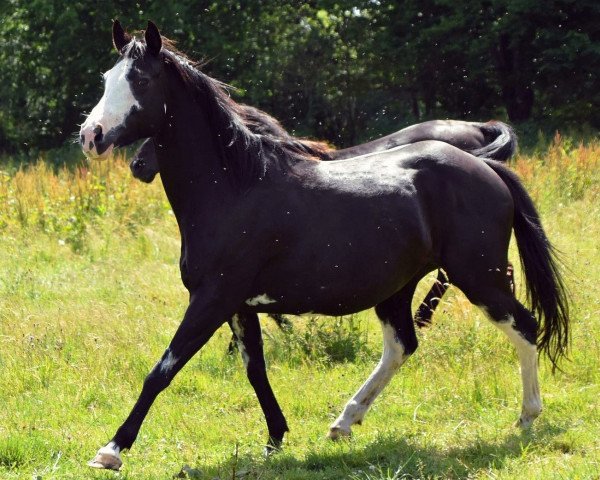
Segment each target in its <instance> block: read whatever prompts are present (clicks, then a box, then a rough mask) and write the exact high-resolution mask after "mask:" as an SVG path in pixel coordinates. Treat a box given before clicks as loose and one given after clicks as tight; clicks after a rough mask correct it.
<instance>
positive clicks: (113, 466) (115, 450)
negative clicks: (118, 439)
mask: <svg viewBox="0 0 600 480" xmlns="http://www.w3.org/2000/svg"><path fill="white" fill-rule="evenodd" d="M121 465H123V461H122V460H121V455H120V454H119V447H117V446H115V445H114V444H113V443H112V442H111V443H109V444H108V445H106V446H105V447H102V448H101V449H100V450H98V453H97V454H96V456H95V457H94V459H93V460H91V461H90V462H88V466H90V467H92V468H105V469H107V470H119V469H120V468H121Z"/></svg>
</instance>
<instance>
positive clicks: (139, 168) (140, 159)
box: [129, 104, 517, 352]
mask: <svg viewBox="0 0 600 480" xmlns="http://www.w3.org/2000/svg"><path fill="white" fill-rule="evenodd" d="M239 107H240V117H241V118H242V120H243V122H244V123H245V124H246V126H247V127H248V128H249V129H250V130H251V131H252V132H254V133H257V134H260V135H267V136H271V137H274V138H275V139H278V140H290V141H296V142H298V144H300V145H302V148H304V149H305V150H306V152H307V153H311V154H313V155H315V156H316V157H318V158H319V159H321V160H343V159H346V158H353V157H357V156H359V155H367V154H371V153H376V152H381V151H384V150H389V149H391V148H395V147H398V146H402V145H408V144H411V143H416V142H420V141H424V140H439V141H442V142H446V143H449V144H450V145H454V146H455V147H457V148H460V149H461V150H465V151H467V152H469V153H470V154H472V155H474V156H476V157H483V158H490V159H492V160H498V161H501V162H504V161H507V160H508V159H510V158H511V157H512V156H513V155H514V154H515V152H516V148H517V136H516V135H515V133H514V131H513V129H512V128H511V127H510V126H509V125H507V124H505V123H503V122H499V121H490V122H486V123H482V122H465V121H460V120H430V121H428V122H423V123H418V124H415V125H411V126H409V127H406V128H403V129H402V130H399V131H397V132H395V133H392V134H390V135H386V136H384V137H382V138H379V139H376V140H373V141H370V142H367V143H364V144H361V145H356V146H354V147H350V148H344V149H340V150H337V149H335V148H331V147H330V146H328V145H327V144H325V143H322V142H315V141H311V140H306V139H302V138H296V137H293V136H292V135H290V134H289V133H288V132H287V131H286V130H285V129H284V128H283V126H282V125H281V124H280V123H279V121H278V120H277V119H275V118H273V117H272V116H271V115H269V114H268V113H266V112H263V111H262V110H259V109H258V108H255V107H252V106H250V105H244V104H239ZM129 166H130V169H131V173H132V175H133V176H134V177H135V178H137V179H138V180H141V181H142V182H145V183H151V182H152V181H154V178H155V177H156V175H157V174H158V173H159V167H158V161H157V159H156V149H155V146H154V140H153V139H151V138H150V139H148V140H146V141H144V143H143V144H142V145H141V146H140V147H139V148H138V150H137V151H136V153H135V155H134V157H133V159H132V161H131V163H130V165H129ZM507 276H508V277H509V281H510V284H511V289H512V290H513V292H514V289H515V286H514V276H513V266H512V265H511V264H510V262H509V265H508V270H507ZM449 286H450V284H449V282H448V278H447V277H446V275H445V274H444V272H443V271H442V270H439V271H438V274H437V278H436V279H435V281H434V283H433V285H432V286H431V288H430V289H429V291H428V292H427V294H426V295H425V297H424V299H423V301H422V302H421V303H420V305H419V308H418V309H417V311H416V312H415V322H416V324H417V325H418V326H419V327H423V326H426V325H428V324H430V323H431V318H432V316H433V313H434V311H435V309H436V307H437V305H439V302H440V300H441V299H442V297H443V296H444V294H445V293H446V291H447V290H448V287H449ZM269 316H271V317H272V318H273V319H274V320H275V322H276V323H277V325H278V326H279V327H283V326H289V325H290V322H289V320H287V319H286V318H285V317H284V316H283V315H280V314H275V313H274V314H270V315H269ZM234 346H235V334H234V339H233V340H232V342H231V343H230V345H229V351H230V352H233V351H234Z"/></svg>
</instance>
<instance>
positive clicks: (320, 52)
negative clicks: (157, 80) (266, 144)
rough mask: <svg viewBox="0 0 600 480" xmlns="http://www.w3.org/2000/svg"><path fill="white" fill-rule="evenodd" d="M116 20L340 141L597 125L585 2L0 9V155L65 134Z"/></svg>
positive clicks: (42, 1)
mask: <svg viewBox="0 0 600 480" xmlns="http://www.w3.org/2000/svg"><path fill="white" fill-rule="evenodd" d="M113 18H119V19H120V20H121V21H122V22H123V23H124V25H126V26H129V27H130V29H136V28H141V27H143V26H144V25H145V20H146V19H148V18H150V19H153V20H154V21H155V22H156V23H157V24H158V25H159V26H160V27H161V29H162V31H163V33H164V34H165V35H167V36H169V37H171V38H173V39H175V40H177V41H178V44H179V46H180V48H181V49H183V50H184V51H186V52H188V53H189V54H190V55H191V56H192V57H195V58H205V59H207V60H208V63H207V65H206V66H205V70H206V71H207V72H208V73H209V74H211V75H213V76H215V77H217V78H219V79H222V80H224V81H227V82H229V83H230V84H232V85H233V86H235V87H237V88H238V89H239V90H238V91H237V92H236V93H235V96H236V98H237V99H238V100H240V101H243V102H245V103H249V104H252V105H255V106H258V107H261V108H263V109H265V110H267V111H268V112H270V113H272V114H274V115H275V116H276V117H278V118H279V119H281V120H282V121H283V123H284V125H285V126H286V127H288V128H290V129H293V130H294V131H296V133H298V134H302V135H311V136H315V137H319V138H326V139H328V140H329V141H331V142H333V143H335V144H337V145H339V146H347V145H349V144H353V143H356V142H357V141H359V140H365V139H367V138H370V137H373V136H376V135H380V134H383V133H388V132H390V131H393V130H396V129H398V128H400V127H402V126H405V125H407V124H409V123H412V122H414V121H418V120H423V119H427V118H445V117H447V118H461V119H471V120H487V119H489V118H490V117H499V118H505V119H508V120H510V121H512V122H517V123H518V122H524V121H533V122H536V123H540V122H541V123H544V124H547V125H551V126H552V127H560V128H565V127H566V126H581V125H588V126H591V127H592V128H594V129H597V128H599V127H600V111H599V110H598V108H597V106H598V105H599V104H600V82H599V80H598V72H600V3H598V2H596V1H594V0H578V1H577V2H575V1H573V0H557V1H552V2H550V3H548V2H542V1H540V0H487V1H484V2H476V3H473V2H450V1H448V0H425V1H415V0H407V1H404V2H392V1H386V0H312V1H308V2H306V1H299V0H290V1H286V2H283V1H270V0H253V1H249V0H221V1H218V2H217V1H214V0H199V1H198V0H194V1H189V0H174V1H172V2H148V1H138V2H127V1H119V0H113V1H111V2H96V1H91V0H69V1H65V0H28V1H24V0H0V151H10V150H13V151H14V150H28V151H30V150H36V149H46V148H51V147H56V146H60V145H62V144H63V143H64V142H66V141H68V140H69V139H71V138H73V133H74V132H76V131H77V124H78V123H80V121H81V119H82V114H83V113H84V112H86V111H89V109H90V108H91V106H92V105H93V104H94V103H95V102H96V101H97V100H98V98H99V96H100V92H101V89H102V84H101V79H100V72H101V71H103V70H104V69H106V68H107V67H108V66H110V65H111V64H112V63H113V62H114V58H115V53H114V51H112V50H111V42H110V23H111V19H113Z"/></svg>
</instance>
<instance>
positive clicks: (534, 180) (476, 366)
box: [0, 138, 600, 480]
mask: <svg viewBox="0 0 600 480" xmlns="http://www.w3.org/2000/svg"><path fill="white" fill-rule="evenodd" d="M598 158H600V145H599V144H598V143H597V142H592V143H590V144H588V145H574V144H570V143H569V141H568V139H560V138H557V139H556V141H555V144H554V145H553V146H552V147H551V148H550V150H549V151H547V152H541V153H540V152H537V153H536V154H535V155H534V156H532V157H519V158H518V159H517V160H516V161H515V163H514V167H515V168H516V170H517V171H518V172H519V173H520V174H521V175H522V176H523V178H524V179H525V182H526V185H527V188H528V189H529V191H531V192H532V194H533V196H534V197H535V199H536V201H537V202H538V203H539V205H540V209H541V214H542V219H543V222H544V225H545V228H546V229H547V231H548V234H549V236H550V238H551V240H552V241H553V242H554V244H555V245H557V246H558V247H559V248H560V250H561V251H562V255H563V258H564V262H565V265H566V267H567V268H566V270H565V272H566V280H567V284H568V287H569V289H570V291H571V292H572V295H573V309H572V316H571V322H572V323H571V324H572V331H573V346H572V350H571V355H570V356H571V361H569V362H566V363H565V364H564V365H563V367H564V370H565V373H559V374H557V375H556V376H552V375H551V374H550V369H549V365H548V363H547V362H546V361H545V360H542V368H541V376H540V383H541V388H542V396H543V400H544V412H543V413H542V416H541V417H540V418H539V419H538V420H537V421H536V423H535V424H534V426H533V428H532V429H531V430H530V431H528V432H521V431H520V430H519V429H517V428H515V427H514V422H515V421H516V420H517V418H518V415H519V410H520V402H521V382H520V376H519V372H518V364H517V359H516V355H515V352H514V350H513V349H512V347H511V346H510V344H509V343H508V342H507V341H506V339H505V338H504V337H503V336H502V334H501V333H500V332H499V331H497V329H495V328H493V326H491V325H490V323H489V322H488V321H487V320H486V318H485V317H484V315H482V314H481V313H480V312H479V311H478V310H477V309H476V308H474V307H473V306H472V305H471V304H470V303H469V302H468V301H467V300H466V298H465V297H464V296H463V295H462V294H461V293H460V292H459V291H458V290H456V289H454V288H451V289H450V291H449V292H448V294H447V296H446V297H445V298H444V301H443V302H442V303H441V304H440V307H439V309H438V311H437V312H436V314H435V316H434V319H433V325H432V326H430V327H428V328H424V329H420V330H419V331H418V339H419V344H420V346H419V349H418V350H417V352H416V353H415V355H413V356H412V357H411V358H410V359H409V360H408V361H407V363H406V365H404V366H403V367H402V369H401V371H400V373H399V374H398V375H397V376H396V377H395V378H394V379H393V380H392V382H391V384H390V385H389V386H388V388H387V389H386V390H385V391H384V392H383V393H382V395H381V396H380V397H379V398H378V399H377V401H376V402H375V403H374V405H373V408H372V409H371V411H370V412H369V414H368V415H367V416H366V418H365V422H364V424H363V425H360V426H356V427H355V428H354V436H353V438H352V439H350V440H348V441H344V442H338V443H332V442H328V441H326V440H325V439H324V436H325V434H326V432H327V429H328V426H329V424H330V423H331V422H332V421H333V420H334V419H335V418H336V416H337V415H338V414H339V412H340V411H341V408H342V407H343V405H344V404H345V402H346V401H347V400H348V398H349V397H350V396H351V395H352V394H353V393H354V392H355V391H356V390H357V389H358V388H359V386H360V385H361V384H362V382H363V381H364V380H365V379H366V377H367V376H368V375H369V374H370V372H371V371H372V369H373V367H374V366H375V364H376V363H377V361H378V359H379V356H380V352H381V333H380V329H379V325H378V321H377V320H376V318H375V316H374V314H373V312H372V311H368V312H363V313H360V314H358V315H355V316H353V317H351V318H343V319H333V318H326V317H316V318H311V317H310V316H305V317H291V320H292V328H291V329H288V330H285V331H281V330H280V329H279V328H278V327H276V326H275V324H274V323H273V322H272V321H271V320H269V319H267V318H262V325H263V332H264V340H265V352H266V358H267V364H268V371H269V376H270V379H271V383H272V385H273V389H274V391H275V392H276V394H277V397H278V399H279V401H280V404H281V406H282V408H283V410H284V412H285V413H286V416H287V419H288V422H289V425H290V429H291V431H290V432H289V434H288V436H287V437H286V442H285V447H284V451H283V452H281V453H280V454H278V455H276V456H274V457H272V458H269V459H265V458H264V457H263V456H262V446H263V444H264V442H265V441H266V436H267V432H266V426H265V423H264V419H263V416H262V413H261V411H260V408H259V406H258V402H257V401H256V398H255V396H254V392H253V391H252V387H251V386H250V385H249V383H248V381H247V379H246V376H245V372H244V369H243V365H242V362H241V360H240V358H239V356H238V355H237V354H236V355H233V356H230V355H228V354H227V353H226V351H227V346H228V343H229V340H230V332H229V330H228V328H221V329H220V330H219V331H218V332H217V333H216V335H215V336H214V337H213V339H211V341H210V342H209V344H208V345H207V346H206V347H205V348H204V349H203V350H202V351H201V352H200V353H199V354H198V355H197V356H196V357H194V358H193V359H192V360H191V361H190V362H189V364H188V365H187V366H186V368H185V369H184V370H183V371H182V372H181V373H180V374H179V375H178V377H177V378H176V379H175V380H174V382H173V383H172V385H171V386H170V387H169V388H168V389H167V390H166V391H165V392H164V393H163V394H161V395H160V396H159V398H158V400H157V402H156V404H155V405H154V407H153V408H152V410H151V412H150V414H149V416H148V419H147V421H146V422H145V423H144V426H143V427H142V430H141V432H140V436H139V438H138V440H137V442H136V444H135V446H134V448H133V449H132V450H131V451H130V452H126V453H125V454H124V458H125V465H124V467H123V470H122V472H120V473H119V474H114V473H112V472H97V471H92V470H88V469H87V468H86V467H85V462H86V461H87V460H89V459H90V458H91V457H92V456H93V455H94V453H95V451H96V450H97V448H98V447H99V446H101V445H102V444H103V443H105V442H106V441H107V440H108V439H109V438H110V437H111V436H112V434H113V433H114V431H115V429H116V428H117V427H118V426H119V425H120V423H121V422H122V421H123V419H124V418H125V416H126V414H127V412H128V411H129V409H130V408H131V406H132V405H133V403H134V401H135V399H136V398H137V395H138V393H139V390H140V388H141V384H142V382H143V379H144V377H145V375H146V374H147V372H148V370H149V369H150V368H151V367H152V366H153V365H154V363H155V362H156V361H157V360H158V358H160V355H161V354H162V352H163V351H164V348H165V347H166V346H167V344H168V342H169V340H170V338H171V337H172V335H173V333H174V331H175V329H176V328H177V326H178V324H179V321H180V319H181V317H182V314H183V312H184V310H185V306H186V302H187V292H186V291H185V290H184V289H183V287H182V286H181V282H180V280H179V273H178V257H179V239H178V230H177V226H176V223H175V220H174V218H173V216H172V214H171V213H170V208H169V205H168V203H167V202H166V199H165V197H164V193H163V192H162V191H161V186H160V183H159V182H158V181H157V182H155V184H153V185H143V184H141V183H139V182H137V181H135V180H133V179H132V178H131V176H130V173H129V171H128V167H127V164H126V161H125V159H124V158H121V157H119V158H116V159H114V160H111V161H109V162H105V163H93V164H82V165H81V166H80V168H79V169H75V170H66V169H64V170H59V171H58V172H54V171H53V170H51V169H49V168H47V167H45V166H44V164H43V163H40V164H38V165H36V166H34V167H32V168H29V169H22V170H20V171H13V172H5V173H0V251H1V252H2V255H0V405H1V407H2V408H0V477H1V478H7V479H12V478H15V479H16V478H26V479H31V478H38V477H41V478H42V479H50V478H52V479H53V478H60V479H63V478H72V479H81V478H98V479H108V478H120V479H136V480H137V479H171V478H173V476H176V475H179V474H180V475H182V476H185V475H187V476H188V477H189V478H194V477H192V476H191V475H196V476H197V478H202V479H211V480H212V479H215V478H217V479H223V480H224V479H233V478H242V479H261V480H264V479H284V480H290V479H307V478H310V479H332V480H333V479H340V478H351V479H357V480H383V479H388V480H389V479H400V478H482V479H483V478H486V479H487V478H500V479H508V478H511V479H520V478H543V479H546V478H561V479H564V478H581V479H588V478H590V479H591V478H598V477H600V467H599V460H598V459H599V458H600V440H599V439H600V409H599V408H598V406H599V403H598V398H600V368H599V367H600V325H599V323H598V319H599V318H600V288H599V286H598V285H599V284H600V276H599V272H600V271H599V269H598V265H599V264H600V244H599V243H598V240H597V239H598V238H600V222H599V221H598V220H600V202H599V201H598V196H599V195H598V193H599V187H598V185H599V184H600V183H599V182H598V180H599V178H598V177H599V170H600V168H599V165H598ZM510 258H511V260H512V261H513V262H514V263H515V264H517V263H518V261H517V252H516V250H515V249H514V248H512V249H511V252H510ZM516 278H517V288H518V293H519V295H520V296H521V297H522V296H523V291H522V285H523V281H522V279H521V278H520V276H519V270H518V265H517V277H516ZM431 281H432V278H427V279H425V280H423V282H421V284H420V285H419V287H418V289H417V293H416V295H415V299H414V303H413V306H416V305H417V304H418V302H419V301H420V300H421V298H422V297H423V295H424V294H425V292H426V291H427V290H428V288H429V286H430V284H431ZM184 467H187V468H184ZM183 478H185V477H183Z"/></svg>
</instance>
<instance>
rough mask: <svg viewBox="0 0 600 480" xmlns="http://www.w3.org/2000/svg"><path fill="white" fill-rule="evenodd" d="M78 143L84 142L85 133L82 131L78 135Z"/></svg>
mask: <svg viewBox="0 0 600 480" xmlns="http://www.w3.org/2000/svg"><path fill="white" fill-rule="evenodd" d="M79 143H81V144H82V145H83V144H84V143H85V135H84V134H83V133H82V134H81V135H80V136H79Z"/></svg>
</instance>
